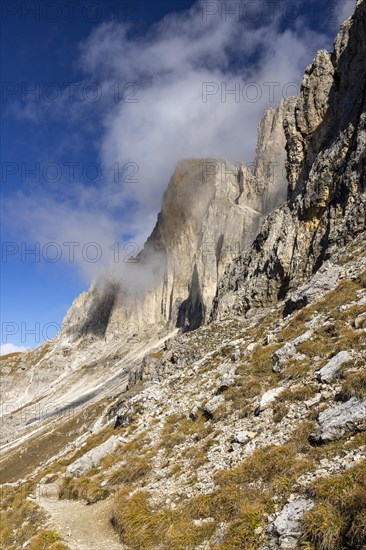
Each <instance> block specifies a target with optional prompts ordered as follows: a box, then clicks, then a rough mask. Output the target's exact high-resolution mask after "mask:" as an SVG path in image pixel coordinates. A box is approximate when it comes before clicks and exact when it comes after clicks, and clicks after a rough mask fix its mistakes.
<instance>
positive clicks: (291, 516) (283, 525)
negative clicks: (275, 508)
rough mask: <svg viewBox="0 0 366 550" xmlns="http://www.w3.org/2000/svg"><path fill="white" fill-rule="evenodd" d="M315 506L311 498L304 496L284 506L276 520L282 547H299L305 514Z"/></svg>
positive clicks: (276, 528)
mask: <svg viewBox="0 0 366 550" xmlns="http://www.w3.org/2000/svg"><path fill="white" fill-rule="evenodd" d="M313 506H314V503H313V502H312V501H311V500H309V499H307V498H303V497H299V498H296V499H294V500H293V501H292V502H288V503H287V504H286V505H285V506H284V508H283V509H282V510H281V512H280V513H279V514H278V516H277V518H276V519H275V521H274V528H275V530H276V532H277V535H278V536H279V545H280V548H298V543H299V537H300V535H301V522H302V519H303V516H304V514H305V512H307V511H309V510H311V508H312V507H313Z"/></svg>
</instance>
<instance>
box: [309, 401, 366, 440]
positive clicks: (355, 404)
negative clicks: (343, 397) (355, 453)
mask: <svg viewBox="0 0 366 550" xmlns="http://www.w3.org/2000/svg"><path fill="white" fill-rule="evenodd" d="M364 430H366V399H359V398H357V397H352V398H351V399H349V400H348V401H346V403H341V404H340V405H335V406H334V407H330V408H329V409H326V410H325V411H323V412H321V413H320V414H319V417H318V426H317V429H316V430H315V431H314V432H313V433H311V434H310V440H311V441H313V442H314V443H317V444H323V443H328V442H330V441H336V440H338V439H341V438H342V437H344V436H346V435H347V436H350V435H353V434H355V433H357V432H360V431H364Z"/></svg>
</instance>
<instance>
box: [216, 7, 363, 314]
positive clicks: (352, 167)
mask: <svg viewBox="0 0 366 550" xmlns="http://www.w3.org/2000/svg"><path fill="white" fill-rule="evenodd" d="M365 37H366V3H365V2H364V1H360V2H358V4H357V8H356V11H355V14H354V15H353V17H352V18H350V19H349V20H347V21H346V22H345V23H344V24H343V26H342V28H341V31H340V33H339V35H338V37H337V39H336V41H335V44H334V51H333V53H332V54H329V53H327V52H324V51H322V52H319V53H318V55H317V56H316V58H315V60H314V61H313V63H312V64H311V65H310V66H309V67H308V68H307V70H306V73H305V76H304V79H303V82H302V88H301V93H300V95H299V97H298V98H297V100H296V102H295V104H294V109H293V110H289V112H288V113H287V115H286V117H285V120H284V128H285V135H286V149H287V163H286V166H287V173H288V180H289V201H288V203H286V204H285V205H283V206H282V207H280V208H279V209H277V210H275V211H274V212H273V213H272V214H270V215H269V216H268V217H267V218H266V220H265V221H264V223H263V226H262V228H261V231H260V233H259V235H258V236H257V238H256V239H255V241H254V243H253V245H252V247H251V248H250V250H248V251H246V252H245V253H243V254H242V255H241V256H239V257H238V258H236V259H235V261H234V262H233V263H232V265H231V266H230V267H229V268H228V270H227V271H226V273H225V275H224V277H223V279H222V281H221V282H220V284H219V291H218V294H217V297H216V299H215V305H214V308H213V314H212V318H214V319H217V318H220V317H223V316H225V315H226V314H227V313H228V312H229V311H231V310H232V309H234V310H236V311H237V312H238V313H243V312H246V311H248V310H249V309H250V308H252V307H260V306H263V305H266V304H269V303H273V302H275V301H276V300H277V299H279V298H283V297H284V296H285V295H286V293H287V292H288V291H289V290H291V289H294V288H296V287H297V286H298V285H299V284H300V283H301V282H302V281H303V280H306V279H307V278H308V277H309V276H310V275H311V274H312V273H314V272H315V271H317V270H318V268H319V267H320V266H321V265H322V263H323V262H324V261H325V260H326V259H328V258H330V257H331V256H332V253H333V252H334V251H335V250H336V249H337V247H339V246H344V245H347V243H348V242H350V241H351V240H352V239H353V238H354V237H355V236H356V235H357V234H358V233H360V232H361V231H364V230H365V227H366V63H365V59H366V40H365Z"/></svg>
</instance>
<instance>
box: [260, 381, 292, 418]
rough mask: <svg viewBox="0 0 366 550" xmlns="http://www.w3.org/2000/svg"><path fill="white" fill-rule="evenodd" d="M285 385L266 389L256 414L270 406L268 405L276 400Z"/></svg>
mask: <svg viewBox="0 0 366 550" xmlns="http://www.w3.org/2000/svg"><path fill="white" fill-rule="evenodd" d="M284 389H285V388H284V387H283V386H279V387H278V388H273V389H272V390H268V391H266V393H264V394H263V395H262V397H261V399H260V402H259V404H258V405H257V406H256V408H255V411H254V414H255V415H256V416H258V415H259V414H260V413H261V412H262V411H264V410H265V409H267V408H268V406H269V405H270V404H271V403H273V401H275V399H276V397H277V396H278V395H279V394H280V393H281V392H282V391H283V390H284Z"/></svg>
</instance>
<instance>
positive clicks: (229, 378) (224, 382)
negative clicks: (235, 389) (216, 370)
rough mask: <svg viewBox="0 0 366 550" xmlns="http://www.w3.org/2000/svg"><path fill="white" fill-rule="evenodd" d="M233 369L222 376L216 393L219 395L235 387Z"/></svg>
mask: <svg viewBox="0 0 366 550" xmlns="http://www.w3.org/2000/svg"><path fill="white" fill-rule="evenodd" d="M235 371H236V369H235V367H233V368H231V369H230V370H229V371H228V372H225V374H223V375H222V378H221V381H220V386H219V389H218V393H221V392H223V391H225V390H227V389H228V388H230V387H232V386H235V378H236V376H235Z"/></svg>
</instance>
